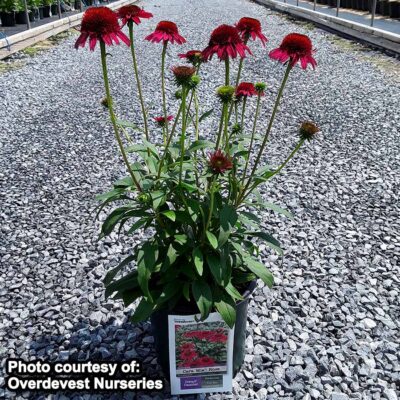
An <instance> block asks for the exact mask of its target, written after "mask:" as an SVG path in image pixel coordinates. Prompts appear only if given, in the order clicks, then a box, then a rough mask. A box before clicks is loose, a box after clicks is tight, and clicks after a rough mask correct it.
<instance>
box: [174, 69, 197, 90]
mask: <svg viewBox="0 0 400 400" xmlns="http://www.w3.org/2000/svg"><path fill="white" fill-rule="evenodd" d="M195 72H196V68H194V67H188V66H186V65H177V66H175V67H172V73H173V74H174V77H175V82H176V84H177V85H178V86H182V85H188V84H189V82H190V79H191V77H192V76H193V75H194V73H195Z"/></svg>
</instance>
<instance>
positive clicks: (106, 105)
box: [100, 97, 108, 108]
mask: <svg viewBox="0 0 400 400" xmlns="http://www.w3.org/2000/svg"><path fill="white" fill-rule="evenodd" d="M100 103H101V105H102V106H103V107H105V108H108V100H107V97H103V98H102V99H101V100H100Z"/></svg>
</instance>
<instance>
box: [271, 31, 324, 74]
mask: <svg viewBox="0 0 400 400" xmlns="http://www.w3.org/2000/svg"><path fill="white" fill-rule="evenodd" d="M313 53H314V50H313V48H312V43H311V40H310V38H309V37H308V36H306V35H302V34H300V33H290V34H289V35H287V36H286V37H285V38H284V39H283V40H282V43H281V45H280V46H279V47H278V48H277V49H275V50H272V51H271V52H270V53H269V56H270V57H271V58H272V59H274V60H278V61H279V62H281V63H285V62H286V61H288V60H290V65H291V66H292V67H293V66H295V65H296V64H297V62H298V61H300V65H301V68H303V69H306V68H307V65H308V64H311V66H312V67H313V69H315V67H316V65H317V62H316V61H315V59H314V58H313Z"/></svg>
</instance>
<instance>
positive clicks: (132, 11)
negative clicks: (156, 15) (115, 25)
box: [118, 4, 153, 26]
mask: <svg viewBox="0 0 400 400" xmlns="http://www.w3.org/2000/svg"><path fill="white" fill-rule="evenodd" d="M152 16H153V14H152V13H149V12H147V11H145V10H143V8H140V7H138V6H135V5H132V4H131V5H127V6H123V7H121V8H120V9H119V10H118V17H119V18H120V19H121V20H122V26H124V25H125V24H127V23H128V22H129V21H132V22H134V23H135V24H136V25H139V24H140V23H141V22H142V21H141V18H151V17H152Z"/></svg>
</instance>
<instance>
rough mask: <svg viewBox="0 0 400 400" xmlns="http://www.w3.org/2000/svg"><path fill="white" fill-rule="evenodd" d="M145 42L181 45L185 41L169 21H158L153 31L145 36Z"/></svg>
mask: <svg viewBox="0 0 400 400" xmlns="http://www.w3.org/2000/svg"><path fill="white" fill-rule="evenodd" d="M146 40H148V41H150V42H153V43H160V42H167V41H169V42H171V43H175V42H176V43H178V44H183V43H185V42H186V39H185V38H184V37H183V36H181V35H180V34H179V32H178V27H177V26H176V24H175V23H173V22H171V21H160V22H159V23H158V24H157V26H156V29H155V31H154V32H153V33H150V35H149V36H146Z"/></svg>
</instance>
